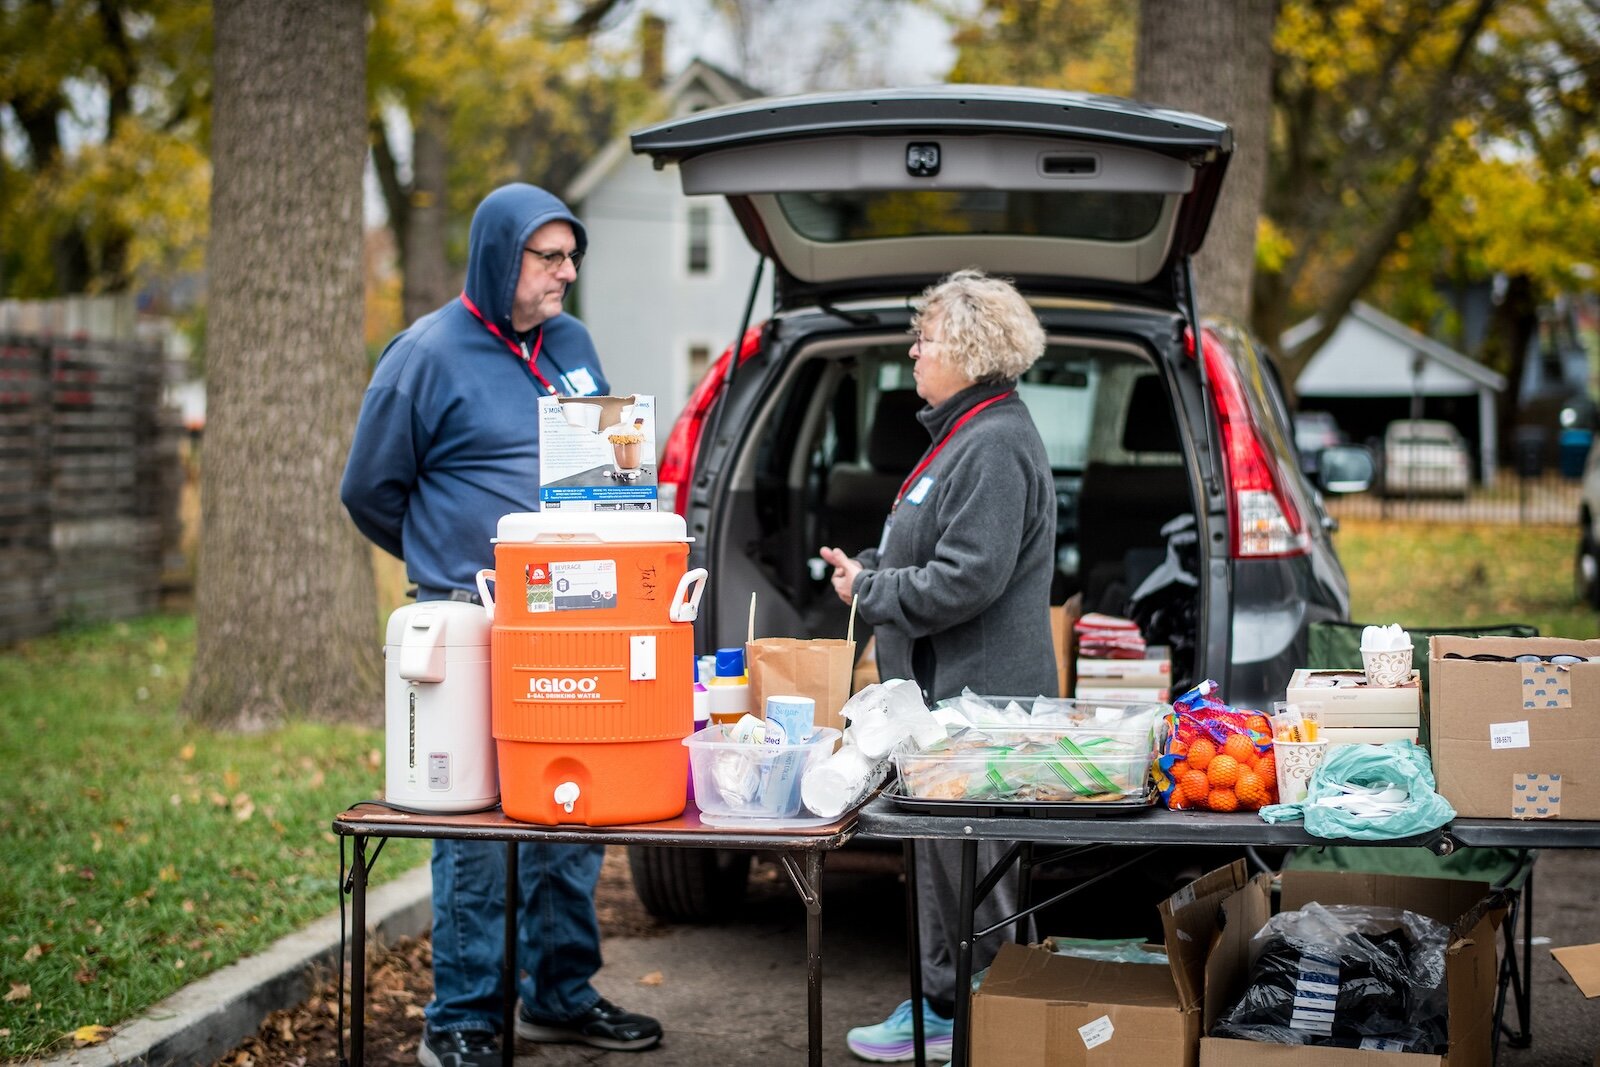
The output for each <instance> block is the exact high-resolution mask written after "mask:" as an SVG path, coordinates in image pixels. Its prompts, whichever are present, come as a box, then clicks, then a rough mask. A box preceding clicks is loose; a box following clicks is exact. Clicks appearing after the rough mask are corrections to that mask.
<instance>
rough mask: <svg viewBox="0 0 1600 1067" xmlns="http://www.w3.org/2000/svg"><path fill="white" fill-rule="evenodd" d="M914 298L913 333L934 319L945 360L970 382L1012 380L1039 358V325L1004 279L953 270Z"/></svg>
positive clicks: (1041, 345)
mask: <svg viewBox="0 0 1600 1067" xmlns="http://www.w3.org/2000/svg"><path fill="white" fill-rule="evenodd" d="M917 299H918V301H919V305H920V306H919V307H918V310H917V313H916V315H915V316H913V317H912V319H911V330H912V332H913V333H920V332H921V331H922V325H923V323H925V322H927V321H928V320H929V319H937V320H938V322H939V326H940V332H941V334H942V336H941V337H940V338H939V340H940V343H941V344H942V345H943V350H942V351H943V354H944V358H945V359H946V360H948V361H949V362H950V363H952V364H953V365H954V366H955V367H956V369H957V370H960V371H961V372H962V373H964V374H965V375H966V376H967V377H969V378H971V379H972V380H973V381H975V382H983V381H1002V380H1004V379H1007V378H1016V377H1018V376H1019V375H1021V374H1022V372H1023V371H1025V370H1027V369H1028V368H1029V367H1031V366H1033V364H1034V363H1035V361H1037V360H1038V358H1039V357H1040V356H1042V355H1044V327H1042V326H1040V325H1039V319H1038V317H1037V316H1036V315H1034V313H1033V309H1032V308H1030V307H1029V306H1028V302H1027V301H1026V300H1025V299H1023V296H1022V294H1021V293H1019V292H1017V289H1016V286H1014V285H1012V284H1011V283H1010V282H1009V281H1007V280H1006V279H1004V278H993V277H990V276H989V275H987V274H985V273H984V272H983V271H981V270H958V271H956V272H955V273H953V274H951V275H949V276H947V277H945V278H942V279H940V280H939V281H938V282H936V283H935V284H933V285H930V286H929V287H928V288H927V289H926V290H924V291H923V293H922V295H921V296H920V297H918V298H917Z"/></svg>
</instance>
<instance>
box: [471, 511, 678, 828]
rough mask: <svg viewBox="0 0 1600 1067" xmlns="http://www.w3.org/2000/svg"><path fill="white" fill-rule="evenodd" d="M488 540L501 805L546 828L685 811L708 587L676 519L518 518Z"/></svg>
mask: <svg viewBox="0 0 1600 1067" xmlns="http://www.w3.org/2000/svg"><path fill="white" fill-rule="evenodd" d="M496 533H497V535H498V536H497V537H496V538H495V550H494V570H492V571H488V570H485V571H480V572H479V573H478V589H479V591H480V593H482V595H483V603H484V607H485V609H486V610H487V611H488V612H489V617H490V619H491V621H492V625H491V627H490V637H489V664H490V672H491V673H490V704H491V727H492V731H493V733H494V738H495V748H496V752H497V754H498V758H499V763H500V806H501V808H502V809H503V810H504V811H505V813H506V814H507V815H508V816H510V817H511V818H513V819H520V820H522V821H523V822H533V823H541V824H544V825H548V826H554V825H556V824H558V823H577V824H583V825H587V826H612V825H616V824H618V823H628V822H650V821H654V820H657V819H668V818H671V817H673V816H675V815H680V814H682V812H683V809H684V806H685V793H686V790H685V783H686V781H687V775H688V763H687V759H688V756H687V749H685V748H684V746H683V744H682V742H683V739H684V738H685V737H687V736H688V735H689V734H690V733H691V732H693V730H694V707H693V704H694V675H693V669H694V626H693V623H694V619H695V615H696V613H697V611H698V609H699V604H700V594H701V593H702V592H703V591H704V588H705V579H706V572H705V571H704V570H703V569H699V568H697V569H695V570H693V571H686V570H685V568H686V566H687V561H688V557H689V538H688V536H687V530H686V529H685V527H684V523H683V519H682V517H680V516H678V515H673V514H661V513H658V512H634V513H597V512H559V511H556V512H519V513H516V514H511V515H507V516H505V517H504V518H502V519H501V520H500V523H499V526H498V529H497V531H496ZM490 582H493V583H494V593H493V596H491V595H490V590H489V583H490Z"/></svg>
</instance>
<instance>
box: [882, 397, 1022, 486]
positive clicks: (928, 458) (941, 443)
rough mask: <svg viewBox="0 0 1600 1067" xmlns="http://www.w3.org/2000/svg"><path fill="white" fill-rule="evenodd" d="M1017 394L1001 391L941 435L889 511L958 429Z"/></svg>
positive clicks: (904, 484)
mask: <svg viewBox="0 0 1600 1067" xmlns="http://www.w3.org/2000/svg"><path fill="white" fill-rule="evenodd" d="M1015 394H1016V390H1015V389H1010V390H1007V391H1006V392H1004V393H1001V394H1000V395H999V396H991V397H990V398H989V399H988V400H985V401H984V402H983V403H981V404H978V405H976V406H975V407H973V409H972V410H971V411H969V412H967V413H966V414H965V415H963V416H961V417H960V418H959V419H957V420H956V424H955V425H954V426H952V427H950V432H949V433H947V434H945V435H944V436H943V437H941V438H940V439H939V443H938V444H936V445H934V446H933V451H932V452H929V453H928V454H927V455H926V456H923V457H922V462H921V463H918V464H917V467H916V469H915V470H913V471H912V472H911V473H910V474H908V475H906V480H905V481H904V482H903V483H901V485H900V491H899V492H898V493H896V494H895V495H894V503H893V504H892V505H890V507H889V513H890V514H893V513H894V511H895V509H896V508H898V507H899V506H900V498H901V497H903V496H905V495H906V490H907V489H910V488H911V483H912V482H914V481H916V480H917V476H918V475H919V474H921V473H922V472H923V471H925V470H927V469H928V464H930V463H932V462H933V457H934V456H937V455H938V454H939V450H940V449H942V448H943V447H944V446H945V445H947V444H949V443H950V438H952V437H954V436H955V435H956V431H957V430H959V429H961V427H963V426H965V425H966V424H967V421H968V420H969V419H971V418H972V417H973V416H974V415H976V414H977V413H978V412H980V411H982V410H983V409H984V408H986V407H988V406H989V405H990V404H997V403H999V402H1000V401H1002V400H1004V399H1005V398H1006V397H1008V396H1014V395H1015Z"/></svg>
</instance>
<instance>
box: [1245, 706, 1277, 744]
mask: <svg viewBox="0 0 1600 1067" xmlns="http://www.w3.org/2000/svg"><path fill="white" fill-rule="evenodd" d="M1244 724H1245V725H1246V726H1247V727H1249V728H1250V729H1251V730H1254V731H1255V732H1256V733H1258V734H1260V735H1261V737H1262V738H1263V739H1265V738H1268V737H1271V736H1272V723H1271V721H1270V720H1268V719H1267V717H1266V716H1265V715H1262V714H1260V713H1259V712H1258V713H1256V714H1255V715H1252V716H1250V717H1249V718H1248V719H1246V720H1245V721H1244Z"/></svg>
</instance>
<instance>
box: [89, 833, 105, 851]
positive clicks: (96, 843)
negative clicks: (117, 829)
mask: <svg viewBox="0 0 1600 1067" xmlns="http://www.w3.org/2000/svg"><path fill="white" fill-rule="evenodd" d="M89 841H90V845H89V851H90V852H99V851H100V850H101V849H103V848H105V847H106V846H105V842H103V841H101V840H100V835H99V834H97V833H95V832H94V831H92V830H91V831H90V832H89Z"/></svg>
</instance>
